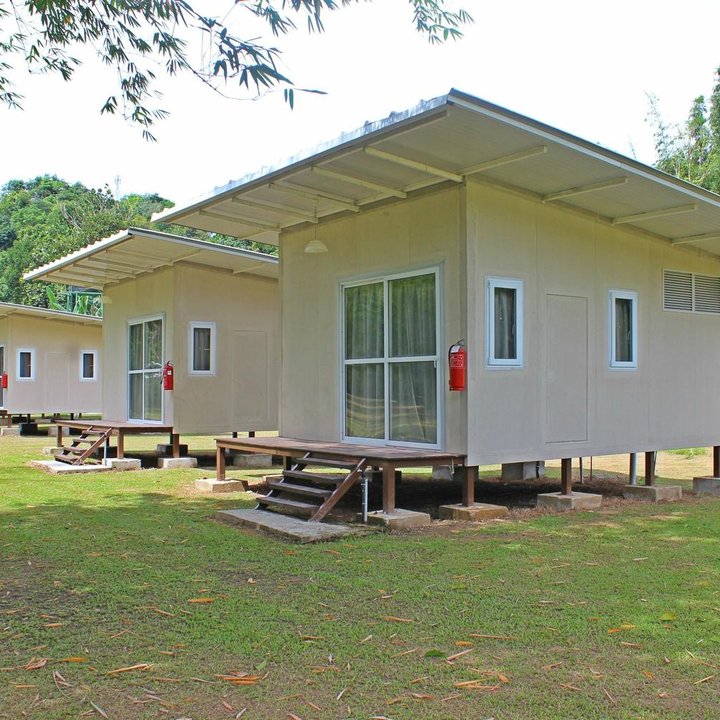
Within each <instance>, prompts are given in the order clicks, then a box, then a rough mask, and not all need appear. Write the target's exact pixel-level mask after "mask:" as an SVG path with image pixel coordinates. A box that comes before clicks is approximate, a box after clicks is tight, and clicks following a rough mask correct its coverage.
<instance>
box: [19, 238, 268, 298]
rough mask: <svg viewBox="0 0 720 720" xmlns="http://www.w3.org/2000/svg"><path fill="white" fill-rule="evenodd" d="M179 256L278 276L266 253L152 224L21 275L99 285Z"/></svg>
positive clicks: (172, 261)
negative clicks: (153, 227)
mask: <svg viewBox="0 0 720 720" xmlns="http://www.w3.org/2000/svg"><path fill="white" fill-rule="evenodd" d="M180 262H192V263H196V264H200V265H205V266H208V267H214V268H220V269H224V270H230V271H232V272H233V273H235V274H241V273H249V274H251V275H260V276H263V277H271V278H274V277H277V276H278V260H277V258H276V257H272V256H271V255H265V254H263V253H258V252H252V251H250V250H241V249H239V248H234V247H229V246H227V245H219V244H217V243H211V242H206V241H204V240H195V239H194V238H186V237H182V236H180V235H171V234H169V233H162V232H158V231H156V230H147V229H144V228H129V229H128V230H125V231H123V232H121V233H118V234H117V235H113V236H112V237H108V238H105V239H103V240H99V241H98V242H95V243H93V244H92V245H88V246H87V247H84V248H81V249H80V250H76V251H75V252H73V253H70V254H69V255H66V256H65V257H62V258H60V259H59V260H55V261H53V262H51V263H48V264H47V265H43V266H42V267H40V268H37V269H36V270H32V271H31V272H28V273H26V274H25V275H24V277H25V279H26V280H47V281H49V282H58V283H65V284H68V285H80V286H81V287H93V288H98V289H100V290H102V289H103V288H104V287H105V286H106V285H111V284H114V283H118V282H121V281H122V280H127V279H130V278H133V277H137V276H138V275H142V274H144V273H149V272H153V271H154V270H158V269H160V268H164V267H170V266H172V265H175V264H176V263H180Z"/></svg>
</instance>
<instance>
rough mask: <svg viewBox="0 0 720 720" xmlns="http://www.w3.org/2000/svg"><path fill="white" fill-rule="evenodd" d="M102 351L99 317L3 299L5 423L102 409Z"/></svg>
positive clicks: (0, 390) (0, 407)
mask: <svg viewBox="0 0 720 720" xmlns="http://www.w3.org/2000/svg"><path fill="white" fill-rule="evenodd" d="M101 351H102V320H101V319H100V318H97V317H91V316H89V315H78V314H76V313H71V312H63V311H60V310H48V309H45V308H37V307H30V306H27V305H15V304H12V303H0V378H2V379H1V380H0V422H2V423H3V425H5V426H6V428H10V427H11V426H12V421H13V418H14V417H16V418H19V419H20V420H22V421H23V422H22V425H21V430H23V431H24V430H27V431H30V430H31V429H32V428H34V425H32V424H31V423H30V420H31V418H33V416H38V415H40V416H53V415H59V414H64V415H70V414H73V415H74V414H82V413H99V412H100V409H101V406H102V375H103V368H102V360H101Z"/></svg>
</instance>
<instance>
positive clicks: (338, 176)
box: [311, 165, 407, 200]
mask: <svg viewBox="0 0 720 720" xmlns="http://www.w3.org/2000/svg"><path fill="white" fill-rule="evenodd" d="M311 170H312V172H313V173H315V174H316V175H320V176H321V177H326V178H330V179H331V180H338V181H339V182H344V183H350V184H352V185H359V186H360V187H364V188H368V189H369V190H374V191H375V192H377V193H381V194H383V195H387V196H390V197H396V198H400V199H401V200H404V199H405V198H406V197H407V193H406V192H404V191H403V190H398V189H397V188H394V187H390V186H389V185H381V184H380V183H376V182H373V181H372V180H366V179H365V178H360V177H356V176H355V175H347V174H346V173H341V172H338V171H337V170H329V169H328V168H324V167H320V166H318V165H313V166H312V168H311Z"/></svg>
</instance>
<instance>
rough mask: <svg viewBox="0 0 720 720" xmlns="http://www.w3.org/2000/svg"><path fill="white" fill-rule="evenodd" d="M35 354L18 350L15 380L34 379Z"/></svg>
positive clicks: (30, 351)
mask: <svg viewBox="0 0 720 720" xmlns="http://www.w3.org/2000/svg"><path fill="white" fill-rule="evenodd" d="M34 355H35V352H34V350H18V354H17V379H18V380H34V379H35V359H34Z"/></svg>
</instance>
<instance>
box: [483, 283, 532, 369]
mask: <svg viewBox="0 0 720 720" xmlns="http://www.w3.org/2000/svg"><path fill="white" fill-rule="evenodd" d="M523 286H524V281H523V280H520V279H517V278H506V277H487V278H485V287H486V292H485V364H486V366H487V367H489V368H495V367H498V368H521V367H523V364H524V355H523V335H524V330H523V328H524V323H523V318H524V315H525V308H524V301H523ZM497 288H503V289H508V290H515V313H516V316H515V334H516V338H515V345H516V351H517V352H516V355H517V357H514V358H496V357H495V290H496V289H497Z"/></svg>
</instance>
